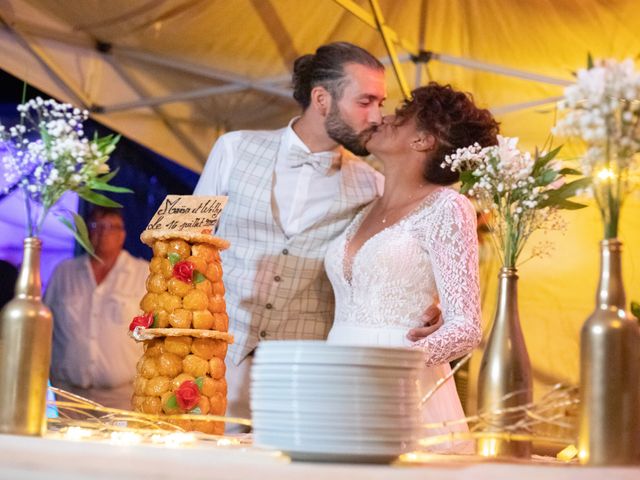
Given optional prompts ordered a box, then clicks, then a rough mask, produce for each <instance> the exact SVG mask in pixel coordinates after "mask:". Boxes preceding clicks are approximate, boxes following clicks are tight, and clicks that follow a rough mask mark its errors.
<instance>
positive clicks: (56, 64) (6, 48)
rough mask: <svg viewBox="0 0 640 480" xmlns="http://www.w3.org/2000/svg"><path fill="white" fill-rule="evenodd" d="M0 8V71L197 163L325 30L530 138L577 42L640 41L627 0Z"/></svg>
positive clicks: (618, 53)
mask: <svg viewBox="0 0 640 480" xmlns="http://www.w3.org/2000/svg"><path fill="white" fill-rule="evenodd" d="M375 7H379V9H378V11H377V12H376V8H375ZM375 13H378V16H376V15H374V14H375ZM0 17H1V22H0V67H1V68H3V69H4V70H6V71H8V72H10V73H12V74H13V75H15V76H17V77H19V78H22V79H25V80H26V81H27V82H29V83H30V84H32V85H34V86H36V87H38V88H39V89H41V90H43V91H45V92H47V93H49V94H51V95H53V96H55V97H58V98H60V99H63V100H67V101H70V102H72V103H75V104H82V105H84V106H85V107H87V108H89V109H91V110H92V112H93V117H94V118H95V119H96V120H98V121H100V122H102V123H104V124H106V125H108V126H109V127H111V128H113V129H114V130H117V131H120V132H122V133H123V134H125V135H127V136H128V137H130V138H132V139H134V140H136V141H138V142H140V143H141V144H143V145H145V146H148V147H150V148H152V149H154V150H155V151H157V152H158V153H160V154H162V155H164V156H166V157H168V158H171V159H173V160H175V161H176V162H178V163H180V164H182V165H184V166H186V167H188V168H191V169H193V170H195V171H199V170H200V169H201V168H202V165H203V163H204V161H205V160H206V156H207V152H208V150H209V148H210V146H211V144H212V142H213V140H214V139H215V138H216V136H217V135H219V134H220V133H221V132H224V131H226V130H235V129H240V128H275V127H279V126H281V125H283V124H284V123H286V122H287V120H288V119H289V118H291V117H292V116H293V115H295V114H296V112H297V107H296V105H295V103H294V102H293V101H292V100H291V96H290V90H289V87H288V82H289V77H290V72H291V65H292V62H293V60H294V59H295V58H296V57H297V56H299V55H301V54H304V53H308V52H312V51H314V50H315V48H317V47H318V46H319V45H321V44H323V43H327V42H331V41H337V40H344V41H350V42H353V43H356V44H359V45H361V46H362V47H364V48H366V49H368V50H369V51H371V52H372V53H374V54H375V55H376V56H378V57H379V58H381V59H385V61H386V63H388V64H390V61H389V57H388V48H386V47H385V42H384V40H385V38H386V39H387V40H388V41H389V42H390V43H389V46H390V47H391V50H395V52H396V53H397V58H398V59H399V65H400V68H399V70H400V72H401V75H400V77H402V78H404V81H405V82H406V84H407V85H408V88H413V87H415V86H416V85H417V84H420V83H424V82H426V81H428V80H429V79H433V80H436V81H439V82H444V83H452V84H453V85H454V86H456V87H458V88H461V89H464V90H467V91H470V92H472V93H473V94H474V96H475V97H476V99H477V100H478V102H479V103H480V104H482V105H484V106H487V107H490V108H492V109H493V111H494V112H495V113H496V115H497V116H498V118H499V119H500V120H501V122H502V124H503V131H504V133H505V134H507V135H515V136H519V137H521V139H522V140H523V142H524V143H525V144H526V145H527V146H529V147H531V146H533V145H535V144H541V143H543V142H544V140H545V139H546V138H547V135H548V132H549V128H550V126H551V125H552V123H553V100H554V99H555V98H557V97H558V96H559V95H561V93H562V88H563V85H565V84H566V83H567V82H568V81H570V80H571V71H572V70H574V69H576V68H578V67H580V66H581V65H584V63H585V59H586V55H587V52H591V53H592V54H593V55H594V56H596V57H599V56H615V57H626V56H632V57H635V56H636V55H637V54H638V53H640V39H639V37H638V34H637V32H639V31H640V13H638V10H637V5H636V2H634V1H632V0H609V1H602V0H582V1H575V0H574V1H570V0H526V1H525V0H483V1H479V0H476V1H474V0H404V1H398V0H378V1H375V0H373V1H372V0H359V1H358V0H317V1H313V2H301V1H298V0H233V1H229V0H155V1H153V0H110V1H109V2H104V1H102V0H81V1H74V2H70V1H65V0H0ZM377 23H378V24H379V23H383V24H384V25H386V28H384V29H383V31H384V33H385V34H386V35H382V34H381V32H380V31H378V30H376V28H375V26H376V24H377ZM420 51H426V52H433V53H432V54H431V55H426V56H424V55H423V58H422V59H423V60H426V59H428V58H430V60H429V61H428V63H420V62H418V63H415V62H414V61H412V60H411V55H414V56H415V55H417V54H418V53H419V52H420ZM390 66H391V65H390ZM387 75H388V76H387V78H388V85H389V101H388V106H389V109H391V107H392V106H393V105H394V104H396V103H397V102H398V101H399V100H400V99H401V98H402V89H401V88H400V86H399V82H398V76H397V75H394V71H393V68H389V69H388V74H387Z"/></svg>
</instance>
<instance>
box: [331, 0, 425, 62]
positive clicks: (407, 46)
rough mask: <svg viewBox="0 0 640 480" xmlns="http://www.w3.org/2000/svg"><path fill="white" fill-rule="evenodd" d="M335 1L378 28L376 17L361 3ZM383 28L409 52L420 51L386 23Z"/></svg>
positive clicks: (416, 52)
mask: <svg viewBox="0 0 640 480" xmlns="http://www.w3.org/2000/svg"><path fill="white" fill-rule="evenodd" d="M333 1H334V2H336V3H337V4H338V5H340V6H341V7H342V8H344V9H345V10H346V11H348V12H349V13H351V14H353V15H355V16H356V17H358V18H359V19H360V20H362V21H363V22H364V23H366V24H367V25H369V26H370V27H372V28H375V29H377V28H378V26H377V24H376V19H375V17H374V16H373V15H372V14H370V13H369V12H367V11H366V10H365V9H364V8H362V7H361V6H360V5H358V4H357V3H355V2H354V1H353V0H333ZM383 29H384V31H385V33H386V35H387V37H388V38H389V40H390V41H391V42H393V43H397V44H398V45H400V46H401V47H402V49H403V50H406V51H407V52H409V53H411V54H413V55H417V54H418V53H419V51H418V48H417V47H416V46H415V45H414V44H413V43H411V42H409V41H408V40H405V39H403V38H400V37H399V36H398V34H397V33H396V32H395V31H394V30H392V29H391V28H389V27H388V26H386V25H384V26H383Z"/></svg>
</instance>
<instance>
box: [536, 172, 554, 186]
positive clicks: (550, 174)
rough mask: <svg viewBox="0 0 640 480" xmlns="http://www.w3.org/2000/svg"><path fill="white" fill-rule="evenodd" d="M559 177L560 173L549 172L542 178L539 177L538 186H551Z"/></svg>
mask: <svg viewBox="0 0 640 480" xmlns="http://www.w3.org/2000/svg"><path fill="white" fill-rule="evenodd" d="M557 176H558V172H556V171H555V170H547V171H546V172H544V173H543V174H542V175H541V176H539V177H538V179H537V181H536V184H537V185H541V186H544V185H549V184H550V183H551V182H553V181H554V180H555V179H556V177H557Z"/></svg>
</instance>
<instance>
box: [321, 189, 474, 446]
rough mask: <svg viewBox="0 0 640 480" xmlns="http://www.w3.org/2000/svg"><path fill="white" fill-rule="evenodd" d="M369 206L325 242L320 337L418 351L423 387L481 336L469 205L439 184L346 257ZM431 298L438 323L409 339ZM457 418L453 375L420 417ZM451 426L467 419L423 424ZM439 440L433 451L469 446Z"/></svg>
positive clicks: (429, 386) (435, 431)
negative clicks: (329, 313) (327, 289)
mask: <svg viewBox="0 0 640 480" xmlns="http://www.w3.org/2000/svg"><path fill="white" fill-rule="evenodd" d="M369 209H370V206H369V207H367V208H365V209H363V210H362V211H361V212H360V213H359V214H358V215H357V216H356V218H355V219H354V220H353V222H352V223H351V225H350V226H349V227H348V228H347V230H346V231H345V232H344V233H343V234H342V235H340V236H339V237H338V238H336V239H335V240H334V241H333V242H332V243H331V245H330V246H329V249H328V252H327V256H326V257H325V268H326V271H327V275H328V276H329V279H330V281H331V284H332V285H333V289H334V293H335V298H336V313H335V319H334V323H333V327H332V329H331V331H330V332H329V337H328V339H327V342H329V343H332V344H342V345H367V346H393V347H398V346H405V347H409V348H418V349H420V350H422V351H423V352H424V359H425V369H424V372H423V376H422V377H423V381H422V388H423V393H426V392H428V391H430V390H431V389H432V387H433V386H434V385H435V384H436V382H437V381H438V380H439V379H440V378H443V377H445V376H446V375H447V374H448V373H449V372H450V367H449V364H448V362H449V361H450V360H453V359H456V358H459V357H461V356H463V355H465V354H466V353H468V352H470V351H471V350H472V349H473V348H474V347H475V346H476V345H477V344H478V343H479V341H480V339H481V335H482V331H481V325H480V296H479V280H478V247H477V233H476V215H475V211H474V209H473V207H472V205H471V203H470V202H469V201H468V200H467V199H466V198H465V197H463V196H462V195H460V194H459V193H457V192H456V191H454V190H452V189H450V188H445V187H441V188H438V189H436V190H435V191H434V192H432V193H431V194H430V195H428V197H427V198H426V199H425V200H424V201H423V203H422V204H421V205H420V206H419V207H418V208H417V209H415V210H414V211H413V212H412V213H410V214H409V215H407V216H406V217H404V218H403V219H402V220H400V221H399V222H397V223H395V224H393V225H390V226H389V227H387V228H386V229H384V230H382V231H381V232H379V233H378V234H376V235H374V236H373V237H371V238H370V239H368V240H367V241H366V242H365V243H364V245H362V247H361V248H360V249H359V250H358V251H357V252H356V253H355V255H354V257H353V258H352V259H350V258H348V257H347V256H346V252H347V248H346V247H347V245H348V242H349V240H350V239H351V237H352V236H353V235H354V234H355V233H356V231H357V230H358V227H359V226H360V223H361V222H362V220H363V219H364V217H365V216H366V214H367V212H368V211H369ZM437 302H440V309H441V310H442V315H443V319H444V325H443V326H442V327H441V328H440V329H438V330H437V331H436V332H434V333H433V334H432V335H430V336H428V337H426V338H424V339H422V340H421V341H419V342H415V343H414V342H411V341H409V340H408V339H407V338H406V335H407V333H408V331H409V330H410V329H411V328H414V327H419V326H422V322H421V316H422V314H423V313H424V312H425V310H426V309H427V308H428V307H429V306H430V305H432V304H434V303H437ZM463 417H464V413H463V410H462V406H461V404H460V399H459V397H458V394H457V391H456V387H455V383H454V382H453V379H450V380H448V381H447V382H445V383H444V384H443V385H442V386H441V387H440V388H439V389H438V390H437V391H436V392H435V394H434V395H433V396H432V397H431V398H430V399H429V400H428V401H427V402H426V403H425V404H424V406H423V420H424V422H425V423H439V422H443V421H447V420H456V419H460V418H463ZM450 431H467V425H466V424H465V423H460V424H457V425H452V426H450V427H447V428H440V429H429V431H428V434H429V435H436V434H443V433H447V432H450ZM440 447H441V448H434V450H438V451H442V450H445V451H468V450H469V448H470V445H469V442H456V443H455V444H446V445H440Z"/></svg>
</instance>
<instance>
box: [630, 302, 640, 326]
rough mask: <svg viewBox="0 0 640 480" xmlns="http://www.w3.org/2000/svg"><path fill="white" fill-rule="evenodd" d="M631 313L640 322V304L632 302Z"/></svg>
mask: <svg viewBox="0 0 640 480" xmlns="http://www.w3.org/2000/svg"><path fill="white" fill-rule="evenodd" d="M631 313H632V314H633V315H634V316H635V317H636V318H637V319H638V320H639V321H640V303H638V302H631Z"/></svg>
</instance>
